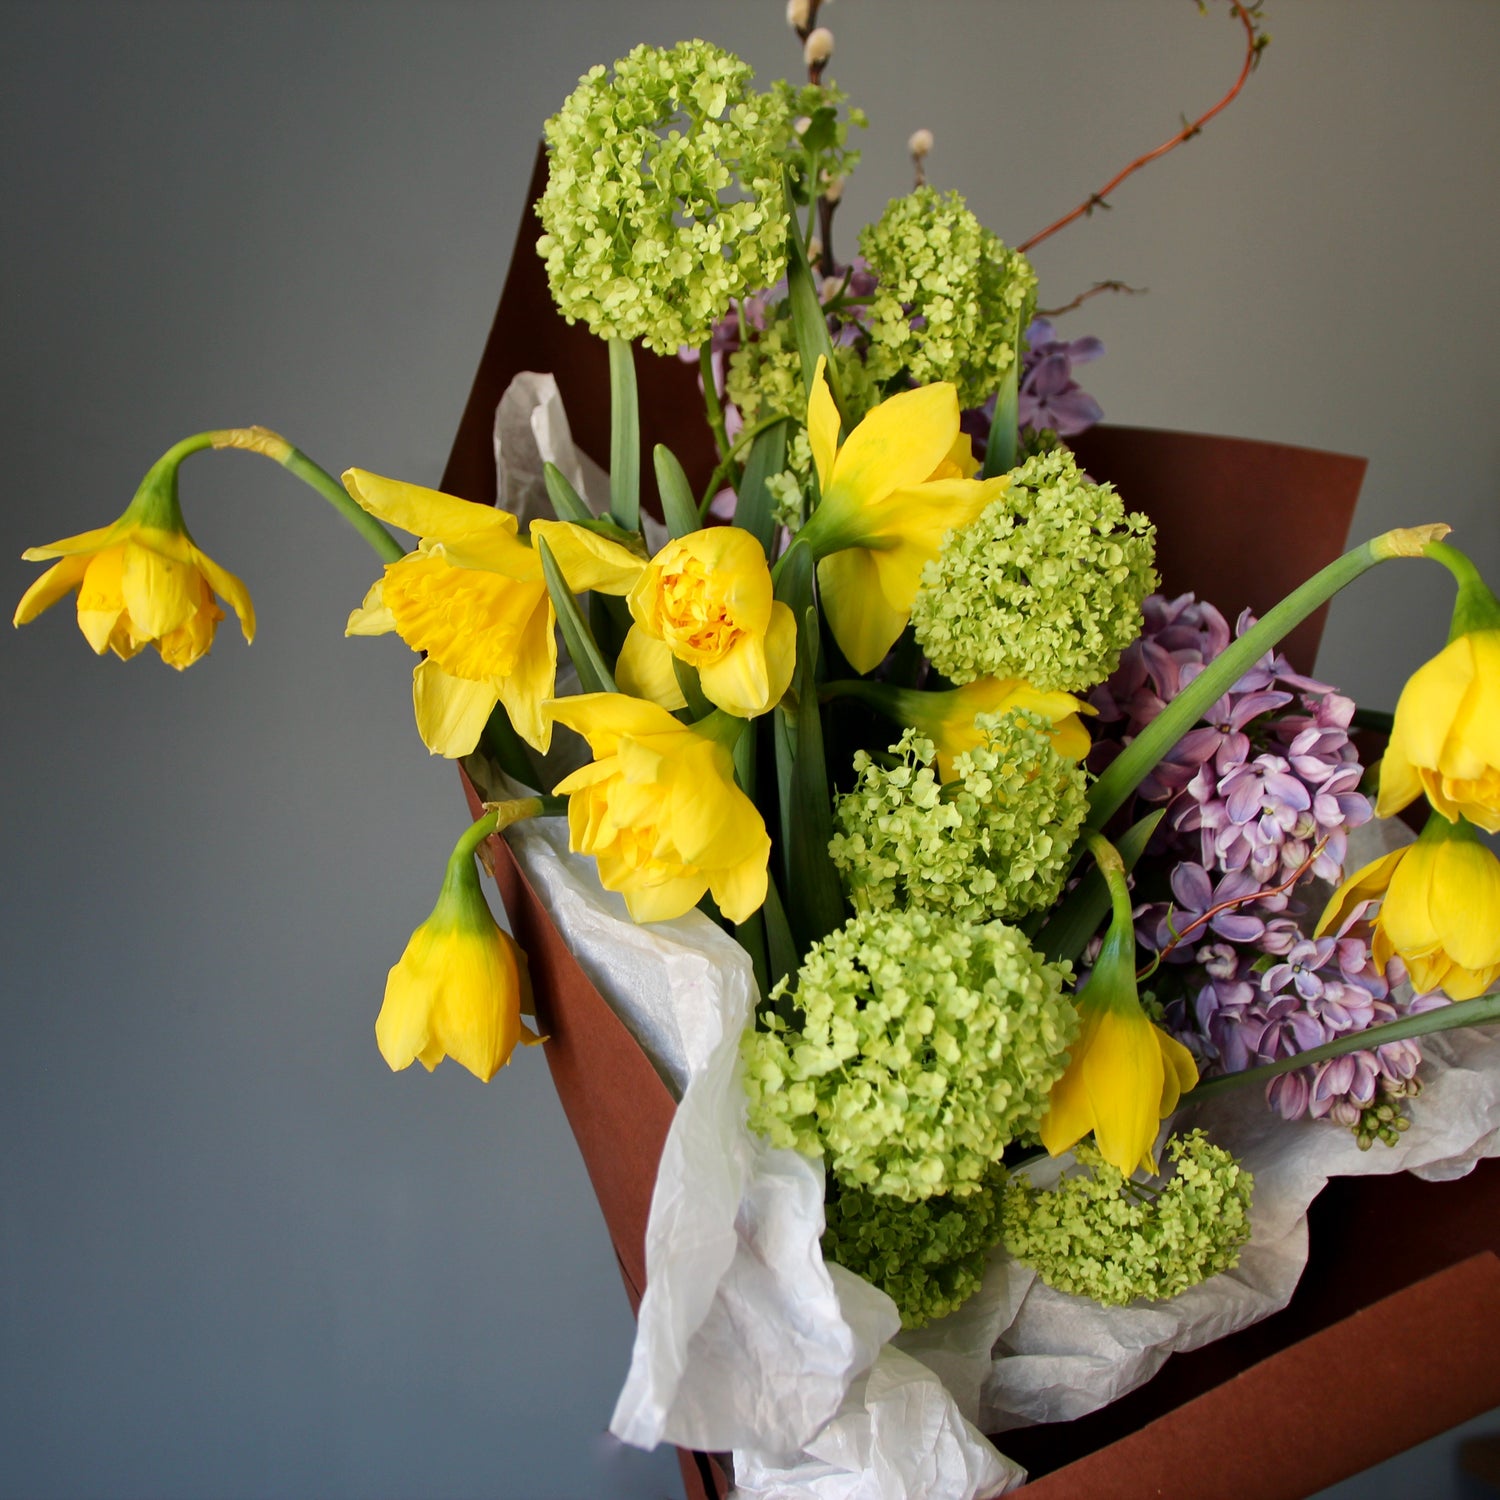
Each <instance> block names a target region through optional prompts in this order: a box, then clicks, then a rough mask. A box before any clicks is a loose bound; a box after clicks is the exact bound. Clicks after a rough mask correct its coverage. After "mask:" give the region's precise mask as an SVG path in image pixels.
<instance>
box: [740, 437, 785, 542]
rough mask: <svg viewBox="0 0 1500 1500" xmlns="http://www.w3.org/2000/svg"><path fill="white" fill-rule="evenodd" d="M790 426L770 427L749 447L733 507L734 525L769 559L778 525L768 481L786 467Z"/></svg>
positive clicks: (773, 499) (773, 498)
mask: <svg viewBox="0 0 1500 1500" xmlns="http://www.w3.org/2000/svg"><path fill="white" fill-rule="evenodd" d="M789 425H790V423H789V421H788V420H782V421H780V422H777V423H775V424H773V425H772V426H770V427H767V428H766V429H765V431H764V432H762V433H761V434H760V435H759V436H758V437H757V438H756V439H755V440H754V442H752V443H751V444H750V456H749V457H748V458H747V459H746V460H745V477H744V478H743V479H742V480H741V481H740V493H739V500H738V502H737V503H736V505H735V508H734V524H735V525H736V526H740V527H743V528H744V530H746V531H748V532H749V533H750V534H751V535H752V536H753V537H754V538H755V540H756V541H758V542H759V543H760V545H761V547H762V548H763V549H764V550H765V554H766V556H767V557H768V558H769V557H770V555H771V549H772V547H774V546H775V544H776V522H775V519H774V517H773V511H774V508H775V497H774V496H773V495H772V494H771V491H770V489H769V488H768V487H767V485H766V481H767V480H768V479H769V478H770V477H771V476H772V475H773V474H780V473H781V472H782V470H783V469H785V468H786V440H787V430H788V427H789Z"/></svg>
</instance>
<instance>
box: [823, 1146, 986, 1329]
mask: <svg viewBox="0 0 1500 1500" xmlns="http://www.w3.org/2000/svg"><path fill="white" fill-rule="evenodd" d="M1004 1185H1005V1169H1004V1168H1003V1167H998V1166H997V1167H995V1168H993V1169H992V1170H991V1172H990V1173H989V1175H988V1176H987V1177H985V1179H984V1181H983V1182H981V1183H980V1184H979V1186H978V1187H977V1188H976V1189H975V1190H974V1192H972V1193H970V1194H969V1195H968V1197H966V1198H951V1197H948V1196H947V1195H944V1196H942V1197H937V1198H928V1199H925V1200H924V1201H923V1202H921V1203H902V1202H901V1201H900V1200H899V1199H896V1198H889V1197H882V1196H881V1195H879V1194H877V1193H870V1192H866V1191H865V1190H864V1189H863V1188H850V1187H842V1186H840V1185H838V1184H837V1183H835V1187H834V1191H833V1193H832V1195H831V1196H830V1198H829V1200H828V1208H827V1221H826V1222H827V1226H828V1227H827V1228H826V1229H825V1230H824V1232H823V1254H824V1256H825V1258H826V1259H828V1260H831V1261H835V1262H836V1263H837V1264H839V1265H841V1266H844V1267H846V1268H847V1269H849V1270H851V1271H853V1272H854V1274H855V1275H856V1276H863V1277H864V1279H865V1280H866V1281H868V1282H870V1283H871V1285H873V1286H878V1287H879V1288H880V1290H881V1291H883V1292H884V1293H885V1294H886V1295H887V1296H888V1297H889V1298H890V1299H891V1300H892V1301H893V1302H894V1303H895V1304H896V1307H897V1308H898V1309H899V1311H900V1313H901V1326H902V1327H903V1328H921V1327H922V1326H923V1325H924V1324H926V1323H930V1322H931V1321H932V1320H933V1319H934V1318H942V1317H946V1316H947V1315H948V1314H949V1313H951V1312H955V1311H956V1310H957V1309H958V1308H960V1307H962V1306H963V1304H964V1303H965V1302H967V1301H968V1300H969V1298H970V1297H972V1296H973V1295H974V1293H975V1292H977V1291H978V1290H979V1284H980V1282H981V1281H983V1279H984V1265H985V1261H986V1259H987V1258H988V1255H989V1251H990V1250H991V1248H993V1247H994V1246H995V1245H997V1244H999V1243H1000V1190H1001V1188H1002V1187H1003V1186H1004Z"/></svg>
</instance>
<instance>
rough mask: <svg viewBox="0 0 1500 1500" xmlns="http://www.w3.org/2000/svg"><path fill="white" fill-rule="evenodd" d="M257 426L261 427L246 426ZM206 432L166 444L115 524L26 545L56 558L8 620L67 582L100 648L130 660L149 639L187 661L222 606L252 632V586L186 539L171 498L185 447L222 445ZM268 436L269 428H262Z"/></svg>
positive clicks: (177, 660) (203, 646)
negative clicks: (222, 604)
mask: <svg viewBox="0 0 1500 1500" xmlns="http://www.w3.org/2000/svg"><path fill="white" fill-rule="evenodd" d="M246 430H247V431H253V432H255V433H261V434H264V433H265V430H264V429H262V428H256V429H246ZM225 436H226V435H225V434H223V433H214V432H205V433H200V434H199V435H198V436H196V437H191V438H187V439H185V440H184V441H183V442H181V443H178V444H177V445H176V446H175V447H173V448H171V449H169V450H168V451H167V452H166V453H165V454H163V455H162V457H161V458H160V459H158V460H157V462H156V463H155V464H153V465H152V466H151V468H150V470H149V471H148V472H147V474H146V477H145V478H144V479H143V480H141V483H140V487H139V489H137V490H136V493H135V498H134V499H133V500H132V501H131V502H130V504H129V506H127V507H126V510H125V513H124V514H123V515H122V516H121V517H120V518H119V519H118V520H117V521H115V522H114V524H113V525H110V526H103V527H100V528H99V529H98V530H96V531H85V532H81V533H80V534H79V535H77V536H70V537H64V538H63V540H61V541H59V542H52V543H51V544H50V545H48V546H45V547H28V548H27V549H26V551H25V552H23V553H22V554H21V555H22V556H23V557H24V558H25V559H26V561H27V562H42V561H46V560H48V559H50V558H57V559H59V561H57V562H56V563H54V564H53V566H52V567H50V568H49V569H48V570H47V571H46V572H45V573H43V574H42V576H41V577H40V578H38V579H37V580H36V582H35V583H33V584H32V585H31V587H30V588H29V589H27V590H26V592H25V593H24V594H23V595H22V596H21V602H20V603H19V604H18V605H17V606H16V613H15V617H14V620H13V622H12V623H14V624H16V625H25V624H26V623H28V622H29V621H31V620H34V619H35V618H36V617H37V616H38V615H39V614H41V613H42V611H43V610H45V609H48V608H50V607H51V606H52V605H54V604H56V603H57V602H58V601H59V600H60V599H63V598H65V597H66V596H67V595H68V594H70V593H72V592H73V591H74V590H76V591H77V593H78V628H79V629H80V630H81V631H82V632H83V634H84V637H85V639H86V640H87V641H88V643H89V645H90V646H92V647H93V648H94V650H95V651H96V652H98V653H99V654H100V655H101V656H102V655H103V654H104V652H105V651H113V652H114V653H115V655H116V656H118V657H120V658H121V659H122V660H128V659H129V658H130V657H132V656H134V655H135V654H136V653H137V652H138V651H140V650H141V649H142V648H143V647H145V646H154V647H155V648H156V650H157V652H158V653H159V654H160V656H161V659H162V660H163V661H164V662H166V663H167V665H168V666H170V667H176V668H178V669H179V670H181V669H182V668H184V667H190V666H191V665H192V664H193V663H194V662H195V661H197V660H198V658H199V657H200V656H205V655H207V654H208V651H209V648H210V647H211V646H212V645H213V640H214V632H215V630H216V629H217V627H218V623H219V621H220V620H222V619H223V618H224V611H223V610H222V609H220V608H219V605H218V603H217V602H216V600H215V597H214V596H215V595H218V597H219V598H221V599H223V600H224V601H225V602H226V603H228V604H229V605H230V607H231V608H232V609H233V610H234V612H235V614H236V615H238V616H239V620H240V628H241V630H242V631H243V632H244V636H245V639H246V640H247V641H249V640H252V639H253V638H254V636H255V608H254V606H253V605H252V604H251V602H250V594H249V591H248V590H247V589H246V588H245V585H244V584H243V583H241V582H240V580H239V579H238V578H236V577H235V576H234V574H233V573H230V572H228V571H226V570H225V569H224V568H221V567H220V566H219V565H218V564H217V563H216V562H214V560H213V559H212V558H211V557H209V556H208V555H207V554H206V553H204V552H201V551H200V550H199V549H198V547H197V546H196V545H195V543H194V542H193V538H192V536H191V534H190V533H189V532H188V529H187V525H186V523H185V522H184V521H183V519H182V508H181V506H180V505H179V504H178V500H177V471H178V469H179V468H180V467H181V466H182V462H183V460H184V459H185V458H187V457H188V455H189V454H192V453H198V452H201V451H202V450H203V449H205V448H210V447H222V446H229V445H228V444H225V443H221V442H219V441H217V439H220V438H223V437H225ZM265 436H266V437H274V436H275V435H274V434H265Z"/></svg>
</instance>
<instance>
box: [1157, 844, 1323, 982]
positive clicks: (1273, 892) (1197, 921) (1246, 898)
mask: <svg viewBox="0 0 1500 1500" xmlns="http://www.w3.org/2000/svg"><path fill="white" fill-rule="evenodd" d="M1327 843H1328V840H1327V839H1326V838H1322V839H1319V840H1318V842H1317V845H1316V847H1315V848H1314V849H1313V852H1312V853H1311V854H1309V855H1308V856H1307V858H1306V859H1304V860H1303V861H1302V863H1301V864H1300V865H1298V866H1297V868H1296V869H1295V870H1293V871H1292V873H1291V874H1290V875H1288V876H1287V878H1286V879H1285V880H1283V881H1282V882H1281V884H1280V885H1273V886H1271V887H1269V888H1268V889H1267V890H1263V891H1249V892H1247V893H1246V894H1245V895H1243V896H1231V897H1230V898H1229V900H1227V901H1221V902H1219V904H1218V905H1217V906H1210V907H1209V909H1208V910H1207V911H1206V912H1203V913H1201V914H1200V915H1199V916H1197V917H1195V918H1194V919H1193V920H1192V921H1191V922H1189V923H1188V924H1187V926H1186V927H1184V928H1183V929H1182V931H1181V932H1178V933H1174V934H1173V937H1172V941H1171V942H1170V943H1168V944H1167V946H1166V947H1165V948H1163V949H1162V950H1161V952H1160V953H1157V954H1156V955H1155V956H1154V957H1153V958H1152V960H1151V962H1150V963H1149V964H1147V965H1146V967H1145V968H1144V969H1142V970H1141V971H1140V972H1139V973H1138V974H1137V975H1136V976H1135V977H1136V978H1137V979H1145V978H1148V977H1149V976H1150V975H1152V974H1154V973H1155V972H1156V970H1157V968H1158V967H1159V966H1160V964H1161V961H1162V959H1164V958H1165V957H1166V956H1167V954H1169V953H1170V952H1171V951H1172V950H1173V949H1174V948H1175V947H1177V946H1178V944H1179V943H1184V942H1186V941H1187V939H1188V938H1189V937H1190V936H1191V935H1192V934H1193V933H1194V932H1196V931H1197V930H1198V928H1200V927H1203V926H1206V925H1207V924H1208V923H1209V922H1212V921H1213V919H1214V918H1215V917H1217V916H1218V915H1219V914H1220V913H1221V912H1226V911H1233V910H1234V908H1235V907H1237V906H1244V905H1246V904H1247V903H1248V902H1251V901H1260V900H1262V899H1263V898H1264V897H1266V896H1279V895H1280V894H1281V893H1282V892H1283V891H1289V890H1291V888H1292V887H1293V886H1294V885H1296V883H1297V882H1298V881H1299V880H1301V879H1302V877H1303V876H1304V875H1306V874H1307V872H1308V871H1309V870H1310V869H1312V867H1313V861H1314V860H1316V859H1317V857H1318V856H1319V855H1320V854H1321V853H1322V852H1323V850H1324V847H1325V846H1326V845H1327Z"/></svg>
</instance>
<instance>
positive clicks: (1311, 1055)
mask: <svg viewBox="0 0 1500 1500" xmlns="http://www.w3.org/2000/svg"><path fill="white" fill-rule="evenodd" d="M1496 1021H1500V994H1495V995H1481V996H1480V997H1479V998H1478V999H1477V1000H1460V1001H1458V1002H1456V1003H1455V1004H1453V1005H1444V1006H1440V1007H1439V1008H1438V1009H1437V1010H1428V1011H1423V1012H1422V1013H1421V1015H1416V1016H1405V1017H1403V1018H1402V1019H1401V1020H1399V1021H1387V1022H1386V1024H1385V1025H1384V1026H1370V1027H1367V1028H1366V1029H1365V1030H1364V1031H1351V1032H1348V1033H1347V1034H1345V1035H1344V1036H1341V1037H1339V1038H1337V1039H1336V1040H1335V1041H1332V1042H1325V1043H1324V1044H1323V1045H1322V1046H1321V1047H1309V1048H1308V1050H1307V1051H1306V1052H1298V1053H1297V1054H1296V1055H1295V1056H1293V1057H1283V1058H1279V1059H1278V1060H1277V1061H1276V1062H1273V1063H1265V1064H1264V1065H1262V1066H1261V1067H1258V1068H1246V1069H1245V1070H1244V1071H1243V1072H1240V1073H1225V1074H1224V1075H1223V1076H1222V1077H1221V1078H1210V1079H1209V1080H1208V1082H1207V1083H1200V1084H1199V1085H1198V1086H1197V1088H1195V1089H1190V1090H1189V1091H1188V1092H1187V1093H1185V1094H1184V1095H1183V1096H1182V1103H1183V1104H1201V1103H1202V1102H1203V1101H1204V1100H1205V1099H1212V1098H1213V1097H1214V1096H1215V1095H1217V1094H1225V1093H1228V1092H1229V1090H1230V1089H1237V1088H1239V1087H1240V1086H1241V1085H1242V1084H1249V1083H1269V1082H1270V1080H1271V1079H1273V1078H1275V1077H1276V1076H1277V1075H1278V1074H1279V1073H1291V1072H1294V1071H1295V1070H1296V1069H1298V1068H1305V1067H1308V1066H1309V1065H1310V1064H1312V1063H1320V1062H1326V1061H1327V1060H1328V1059H1329V1058H1330V1057H1342V1056H1343V1054H1344V1053H1346V1052H1363V1051H1366V1050H1368V1049H1370V1048H1374V1047H1379V1046H1381V1045H1382V1044H1383V1043H1385V1042H1401V1041H1405V1040H1406V1039H1407V1038H1408V1037H1414V1036H1428V1035H1430V1034H1431V1033H1432V1032H1435V1031H1453V1030H1456V1029H1457V1028H1458V1027H1460V1026H1488V1025H1492V1024H1493V1023H1494V1022H1496Z"/></svg>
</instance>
